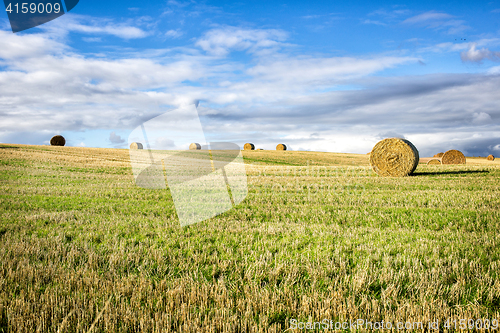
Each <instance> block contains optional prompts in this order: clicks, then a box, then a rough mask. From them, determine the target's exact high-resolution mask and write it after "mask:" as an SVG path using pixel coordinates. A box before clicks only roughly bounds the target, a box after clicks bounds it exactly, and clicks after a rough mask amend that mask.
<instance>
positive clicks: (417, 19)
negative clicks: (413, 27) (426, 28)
mask: <svg viewBox="0 0 500 333" xmlns="http://www.w3.org/2000/svg"><path fill="white" fill-rule="evenodd" d="M452 17H453V16H452V15H450V14H446V13H439V12H436V11H429V12H426V13H422V14H419V15H416V16H412V17H410V18H407V19H406V20H404V21H403V23H408V24H416V23H422V22H428V21H437V20H443V19H449V18H452Z"/></svg>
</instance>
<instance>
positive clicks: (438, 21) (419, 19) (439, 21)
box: [402, 11, 470, 34]
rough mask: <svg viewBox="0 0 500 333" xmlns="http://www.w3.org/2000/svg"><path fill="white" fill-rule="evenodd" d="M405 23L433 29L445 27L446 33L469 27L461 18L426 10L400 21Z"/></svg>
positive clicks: (458, 31) (453, 32)
mask: <svg viewBox="0 0 500 333" xmlns="http://www.w3.org/2000/svg"><path fill="white" fill-rule="evenodd" d="M402 23H403V24H407V25H419V26H424V27H428V28H432V29H435V30H443V29H447V31H446V32H447V33H448V34H458V33H460V32H462V31H465V30H468V29H470V27H469V26H468V25H466V24H465V21H463V20H457V19H455V17H454V16H453V15H450V14H447V13H442V12H436V11H428V12H425V13H422V14H419V15H416V16H412V17H410V18H407V19H406V20H404V21H403V22H402Z"/></svg>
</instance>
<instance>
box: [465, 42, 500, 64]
mask: <svg viewBox="0 0 500 333" xmlns="http://www.w3.org/2000/svg"><path fill="white" fill-rule="evenodd" d="M476 47H477V44H476V43H472V44H471V45H470V47H469V49H468V50H467V51H463V52H461V53H460V58H461V59H462V61H464V62H465V61H469V62H479V63H480V62H482V61H483V60H484V59H489V60H493V61H498V60H500V52H493V51H490V50H489V49H487V48H482V49H479V50H478V49H476Z"/></svg>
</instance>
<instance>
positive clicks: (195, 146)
mask: <svg viewBox="0 0 500 333" xmlns="http://www.w3.org/2000/svg"><path fill="white" fill-rule="evenodd" d="M200 149H201V145H200V144H199V143H196V142H193V143H192V144H190V145H189V150H200Z"/></svg>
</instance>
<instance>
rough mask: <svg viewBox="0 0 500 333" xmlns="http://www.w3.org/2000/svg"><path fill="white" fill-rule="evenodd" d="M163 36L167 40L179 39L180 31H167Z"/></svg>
mask: <svg viewBox="0 0 500 333" xmlns="http://www.w3.org/2000/svg"><path fill="white" fill-rule="evenodd" d="M165 36H166V37H169V38H179V37H180V36H182V31H180V30H179V29H177V30H169V31H167V32H165Z"/></svg>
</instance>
